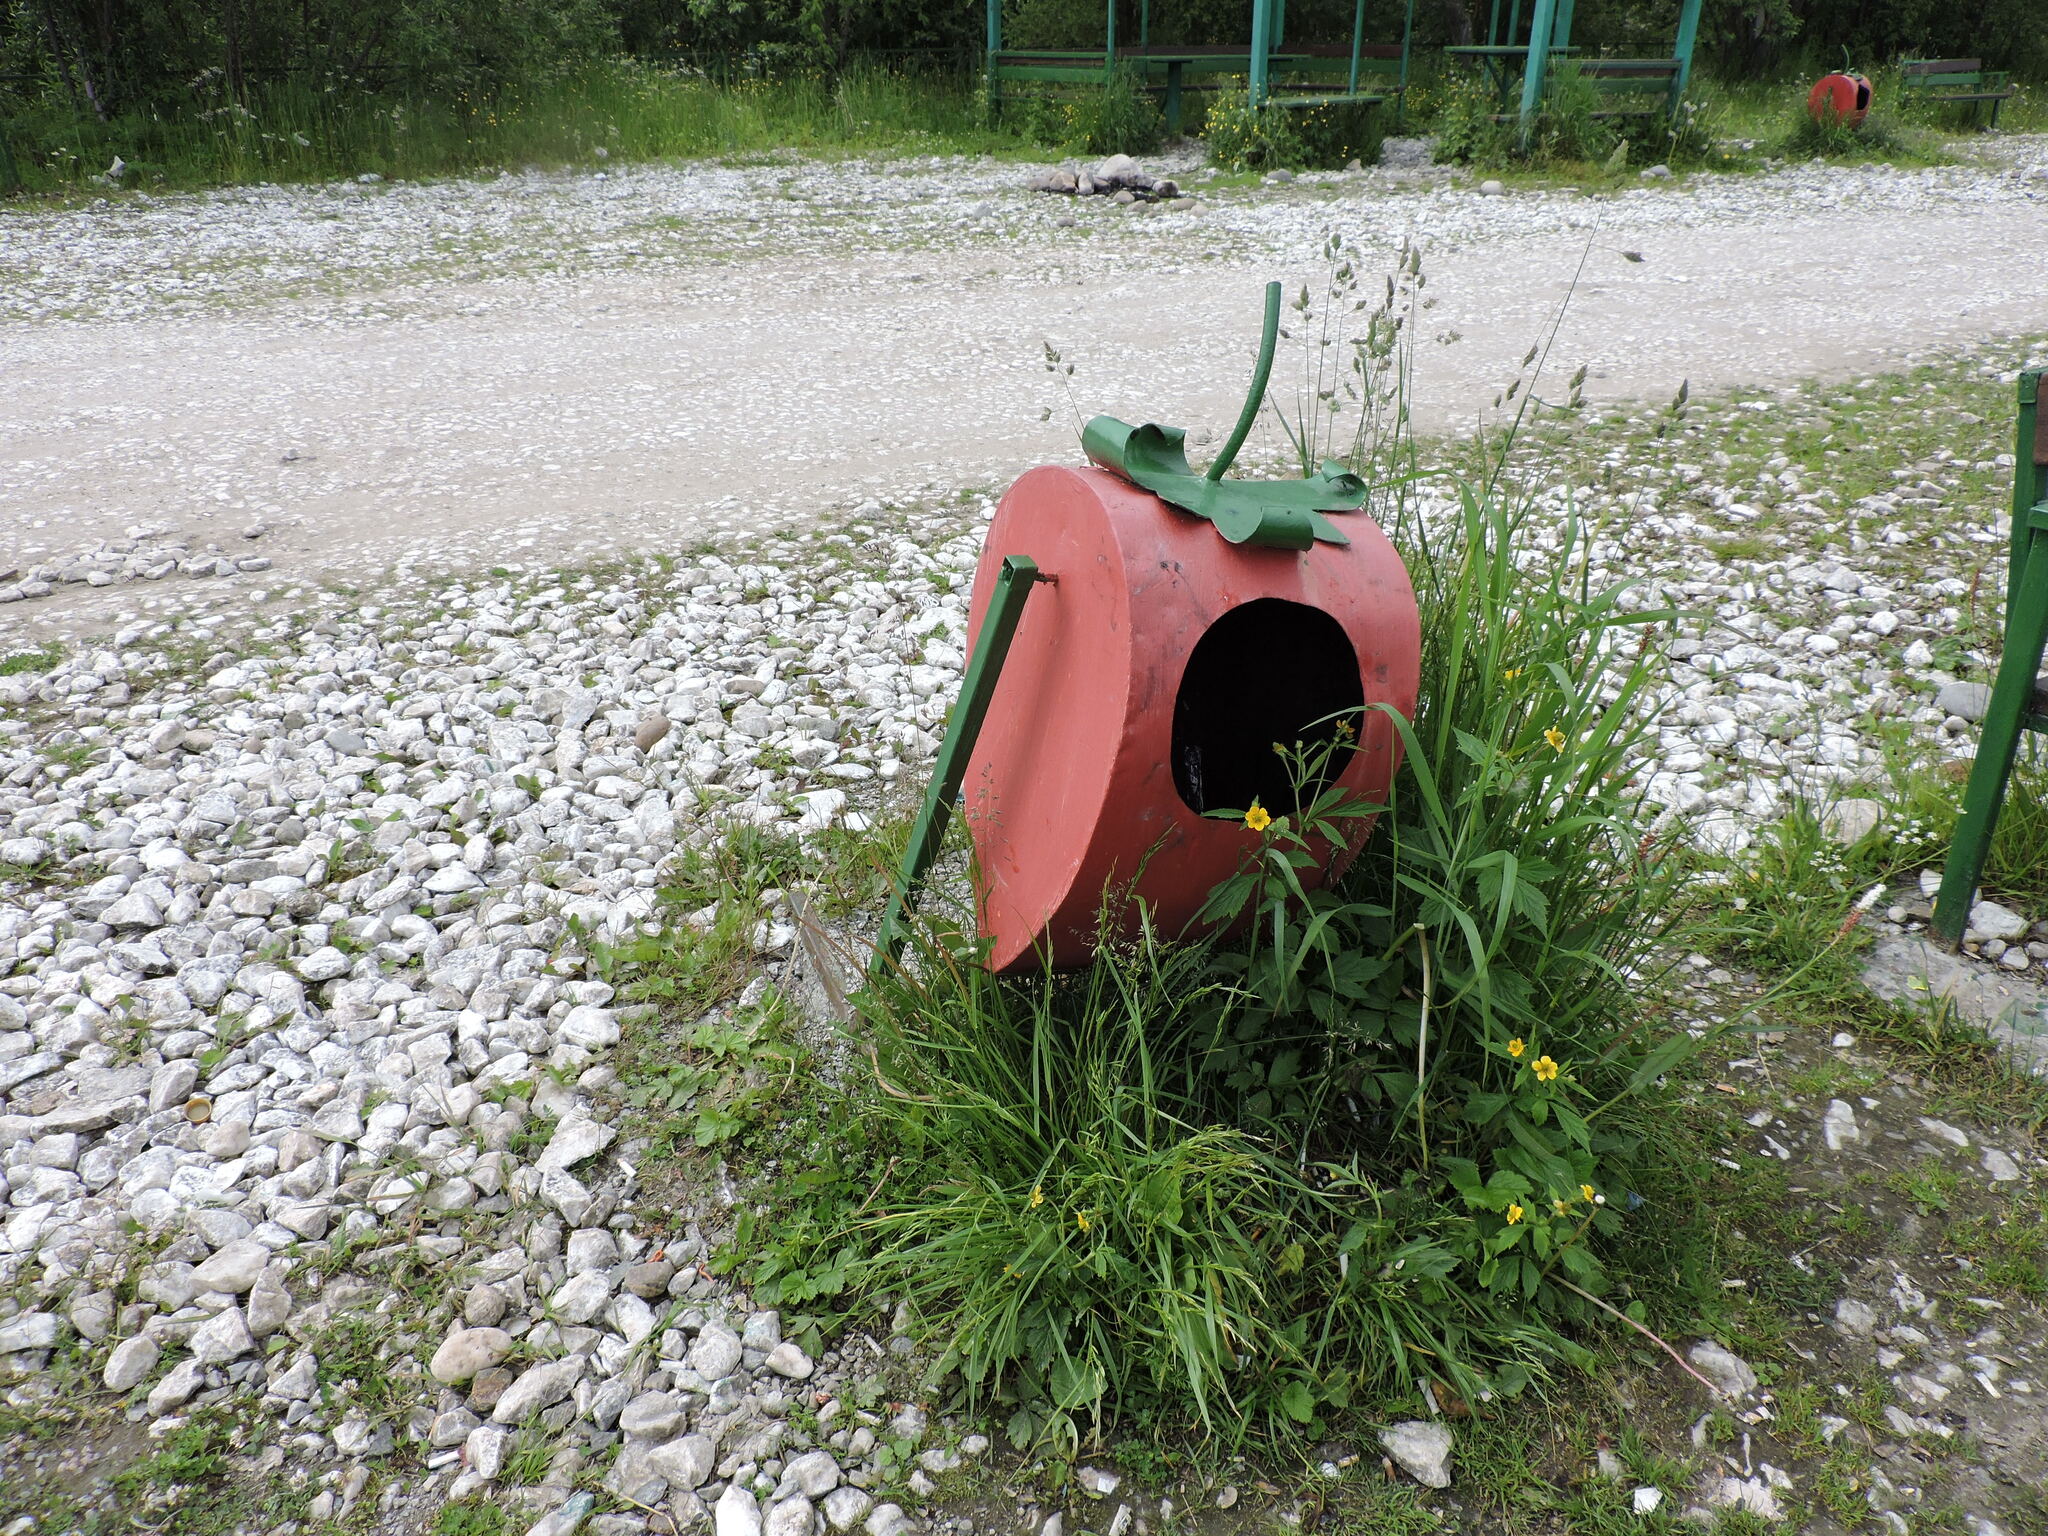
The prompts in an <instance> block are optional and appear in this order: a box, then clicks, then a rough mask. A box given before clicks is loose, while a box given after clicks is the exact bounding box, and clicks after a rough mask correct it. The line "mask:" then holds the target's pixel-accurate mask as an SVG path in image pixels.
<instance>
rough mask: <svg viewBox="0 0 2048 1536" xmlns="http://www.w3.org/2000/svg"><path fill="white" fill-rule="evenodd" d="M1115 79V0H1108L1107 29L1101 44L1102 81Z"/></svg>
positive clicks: (1107, 82)
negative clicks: (1105, 37)
mask: <svg viewBox="0 0 2048 1536" xmlns="http://www.w3.org/2000/svg"><path fill="white" fill-rule="evenodd" d="M1114 79H1116V0H1109V29H1108V34H1107V41H1105V42H1104V43H1103V45H1102V83H1103V84H1104V85H1108V84H1109V83H1110V82H1111V81H1112V80H1114Z"/></svg>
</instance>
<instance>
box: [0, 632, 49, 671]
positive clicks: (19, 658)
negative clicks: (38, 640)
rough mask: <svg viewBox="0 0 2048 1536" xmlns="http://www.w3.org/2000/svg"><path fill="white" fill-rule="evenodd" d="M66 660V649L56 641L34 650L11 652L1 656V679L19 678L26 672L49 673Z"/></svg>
mask: <svg viewBox="0 0 2048 1536" xmlns="http://www.w3.org/2000/svg"><path fill="white" fill-rule="evenodd" d="M63 659H64V647H63V646H61V645H59V644H58V643H57V642H56V641H55V640H51V641H49V642H48V643H46V644H44V645H40V646H37V647H36V648H35V649H34V650H27V651H10V652H8V653H7V654H6V655H5V656H0V677H19V676H21V675H22V674H23V673H25V672H47V671H49V670H50V669H51V668H52V667H54V666H56V665H57V663H58V662H60V661H62V660H63Z"/></svg>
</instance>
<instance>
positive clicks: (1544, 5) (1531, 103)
mask: <svg viewBox="0 0 2048 1536" xmlns="http://www.w3.org/2000/svg"><path fill="white" fill-rule="evenodd" d="M1556 14H1557V0H1536V9H1535V10H1534V11H1532V12H1531V13H1530V15H1529V62H1528V63H1527V64H1525V65H1524V66H1523V67H1522V113H1521V122H1522V126H1521V139H1522V147H1523V148H1524V149H1526V148H1528V146H1529V134H1530V132H1531V130H1533V129H1534V128H1535V126H1536V107H1537V104H1538V103H1540V102H1541V101H1542V100H1543V74H1544V71H1545V70H1546V69H1547V68H1548V67H1549V65H1550V41H1549V39H1550V26H1551V21H1552V18H1554V17H1555V16H1556Z"/></svg>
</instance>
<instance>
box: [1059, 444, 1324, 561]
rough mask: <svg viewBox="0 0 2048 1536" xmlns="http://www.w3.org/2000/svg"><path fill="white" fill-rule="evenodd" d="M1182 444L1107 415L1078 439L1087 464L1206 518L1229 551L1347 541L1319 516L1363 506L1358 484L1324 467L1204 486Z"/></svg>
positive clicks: (1203, 478) (1206, 481)
mask: <svg viewBox="0 0 2048 1536" xmlns="http://www.w3.org/2000/svg"><path fill="white" fill-rule="evenodd" d="M1186 442H1187V433H1185V432H1184V431H1182V430H1181V429H1180V428H1179V427H1161V426H1155V425H1153V424H1152V423H1150V422H1147V423H1145V424H1144V425H1143V426H1137V427H1134V426H1132V425H1130V423H1128V422H1123V421H1118V420H1117V419H1116V418H1115V417H1114V416H1097V417H1096V418H1095V419H1094V420H1093V421H1091V422H1089V423H1088V425H1087V426H1086V427H1085V428H1083V429H1082V433H1081V447H1082V450H1083V451H1084V452H1085V453H1086V454H1087V455H1088V458H1089V461H1090V462H1091V463H1094V464H1097V465H1099V466H1101V467H1102V468H1103V469H1106V470H1109V471H1110V472H1111V473H1113V474H1118V475H1121V476H1123V477H1124V479H1126V480H1128V481H1130V482H1131V483H1132V484H1133V485H1136V486H1139V487H1141V488H1143V489H1145V490H1148V491H1150V492H1151V493H1152V494H1153V495H1155V496H1157V497H1158V498H1159V499H1160V500H1161V501H1163V502H1165V503H1167V505H1169V506H1174V507H1178V508H1180V509H1181V510H1182V511H1183V512H1192V513H1193V514H1194V515H1195V516H1196V517H1200V518H1206V519H1207V520H1208V521H1210V522H1211V523H1214V524H1215V525H1216V531H1217V532H1218V533H1220V534H1222V535H1223V537H1224V538H1225V539H1227V540H1228V541H1229V542H1231V543H1232V544H1255V545H1258V546H1260V547H1262V548H1267V549H1307V548H1308V547H1309V546H1310V545H1312V544H1314V543H1315V542H1317V541H1318V540H1321V541H1322V542H1323V543H1325V544H1349V543H1350V542H1351V540H1350V539H1349V538H1347V537H1346V536H1345V535H1344V533H1343V532H1342V531H1341V530H1339V529H1338V527H1337V525H1336V524H1335V523H1332V522H1331V521H1330V520H1329V519H1328V518H1326V517H1324V516H1323V515H1322V514H1323V513H1325V512H1356V511H1357V510H1358V509H1359V507H1360V506H1361V505H1363V504H1364V501H1365V482H1364V481H1363V480H1361V479H1359V478H1358V476H1356V475H1354V474H1351V473H1350V472H1349V471H1347V470H1345V469H1344V468H1343V466H1341V465H1339V464H1337V463H1335V462H1332V461H1325V462H1324V464H1323V465H1322V467H1321V468H1320V469H1319V470H1318V471H1317V472H1316V473H1315V474H1313V475H1311V476H1309V477H1308V478H1307V479H1303V480H1211V479H1209V478H1208V477H1206V476H1204V475H1199V474H1197V473H1196V472H1195V471H1194V469H1193V467H1192V466H1190V465H1189V463H1188V457H1187V450H1186Z"/></svg>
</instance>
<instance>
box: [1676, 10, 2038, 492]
mask: <svg viewBox="0 0 2048 1536" xmlns="http://www.w3.org/2000/svg"><path fill="white" fill-rule="evenodd" d="M1699 35H1700V0H1684V4H1682V5H1681V6H1680V7H1679V8H1678V39H1677V41H1676V42H1675V43H1674V44H1673V45H1672V49H1671V56H1672V57H1673V58H1674V59H1676V60H1678V73H1677V74H1675V75H1673V76H1672V77H1671V113H1672V115H1673V116H1674V117H1675V116H1677V115H1678V104H1679V102H1680V101H1682V100H1684V98H1685V87H1686V83H1687V82H1688V81H1690V80H1691V79H1692V50H1693V45H1694V44H1695V43H1697V42H1698V41H1699ZM2030 505H2031V503H2030ZM2015 526H2017V524H2015Z"/></svg>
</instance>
